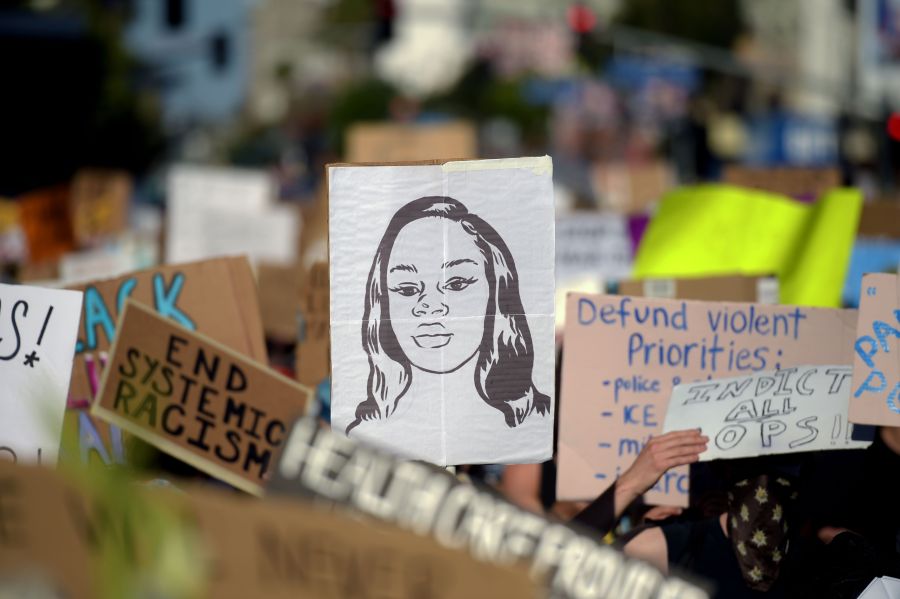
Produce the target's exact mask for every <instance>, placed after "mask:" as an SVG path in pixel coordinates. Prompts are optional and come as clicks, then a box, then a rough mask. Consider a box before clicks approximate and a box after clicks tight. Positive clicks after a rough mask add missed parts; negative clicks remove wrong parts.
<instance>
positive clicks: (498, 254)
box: [347, 196, 550, 433]
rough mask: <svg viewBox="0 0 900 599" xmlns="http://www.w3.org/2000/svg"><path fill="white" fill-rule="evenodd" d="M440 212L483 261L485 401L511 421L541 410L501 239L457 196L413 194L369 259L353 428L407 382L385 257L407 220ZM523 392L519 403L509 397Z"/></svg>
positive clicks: (527, 335) (478, 377)
mask: <svg viewBox="0 0 900 599" xmlns="http://www.w3.org/2000/svg"><path fill="white" fill-rule="evenodd" d="M428 217H440V218H446V219H448V220H451V221H453V222H456V223H459V224H460V225H461V226H462V228H463V230H464V231H465V232H466V233H468V234H469V235H471V236H472V237H473V238H474V240H475V244H476V246H477V247H478V249H479V250H480V251H481V254H482V256H483V257H484V262H485V273H486V276H487V280H488V287H489V289H490V295H489V299H488V307H487V311H486V312H487V313H486V314H485V317H484V335H483V337H482V340H481V344H480V346H479V349H478V354H477V356H476V358H475V359H476V360H477V364H476V367H475V389H476V390H477V391H478V394H479V395H480V396H481V398H482V399H483V400H484V401H485V402H486V403H487V404H488V405H490V406H491V407H493V408H496V409H497V410H499V411H501V412H502V413H503V416H504V419H505V420H506V424H507V426H509V427H515V426H516V425H518V424H521V423H522V422H523V421H524V419H525V417H527V416H528V415H529V414H530V413H531V412H534V411H537V412H538V413H539V414H542V415H543V414H547V413H549V411H550V398H549V397H548V396H547V395H545V394H543V393H541V392H540V391H538V390H537V389H536V388H535V386H534V383H533V381H532V370H533V367H534V348H533V346H532V343H531V331H530V330H529V329H528V321H527V320H526V318H525V310H524V308H523V307H522V299H521V298H520V296H519V278H518V275H517V273H516V266H515V262H514V261H513V257H512V254H511V253H510V251H509V248H508V247H507V246H506V242H504V241H503V238H501V237H500V235H499V234H498V233H497V231H496V230H495V229H494V228H493V227H492V226H490V225H489V224H488V223H487V222H485V221H484V220H483V219H481V218H480V217H478V216H476V215H474V214H472V213H470V212H469V211H468V209H467V208H466V207H465V206H464V205H463V204H462V203H461V202H459V201H458V200H455V199H453V198H449V197H442V196H432V197H424V198H419V199H417V200H413V201H412V202H409V203H408V204H406V205H405V206H403V207H402V208H400V209H399V210H398V211H397V212H396V213H395V214H394V216H393V218H391V221H390V223H389V224H388V227H387V230H386V231H385V233H384V236H383V237H382V238H381V243H379V244H378V249H377V251H376V252H375V257H374V259H373V260H372V268H371V270H370V271H369V278H368V282H367V283H366V299H365V312H364V314H363V321H362V345H363V349H365V351H366V354H368V356H369V380H368V392H367V397H366V399H365V400H364V401H363V402H362V403H360V404H359V406H358V407H357V408H356V420H354V421H353V422H352V423H351V424H350V425H349V426H348V427H347V432H348V433H349V432H350V430H351V429H353V427H355V426H356V425H358V424H359V423H360V422H362V421H363V420H376V419H380V418H388V417H390V416H391V415H392V414H393V413H394V412H395V411H396V409H397V404H398V402H399V401H400V399H401V398H402V397H403V395H404V394H405V393H406V391H407V390H408V389H409V385H410V382H411V376H412V371H411V368H410V362H409V359H408V358H407V357H406V355H405V354H404V352H403V350H402V349H401V347H400V344H399V342H398V341H397V337H396V336H395V335H394V330H393V328H392V327H391V326H390V312H389V309H388V296H387V264H388V259H389V258H390V253H391V249H392V248H393V246H394V242H395V241H396V239H397V235H399V233H400V231H401V230H402V229H403V227H405V226H406V225H408V224H410V223H411V222H413V221H416V220H419V219H422V218H428ZM523 398H528V399H529V400H530V401H528V402H527V403H526V405H527V407H526V408H525V409H518V408H517V409H514V408H513V407H512V406H511V405H510V402H513V401H515V400H519V399H523Z"/></svg>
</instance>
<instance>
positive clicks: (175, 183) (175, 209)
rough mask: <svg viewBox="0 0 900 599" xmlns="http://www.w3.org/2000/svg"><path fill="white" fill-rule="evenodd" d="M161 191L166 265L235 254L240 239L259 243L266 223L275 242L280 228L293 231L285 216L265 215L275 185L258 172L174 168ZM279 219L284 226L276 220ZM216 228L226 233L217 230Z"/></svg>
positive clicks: (241, 245) (270, 205)
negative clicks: (243, 226) (243, 225)
mask: <svg viewBox="0 0 900 599" xmlns="http://www.w3.org/2000/svg"><path fill="white" fill-rule="evenodd" d="M166 191H167V194H168V198H167V208H168V210H167V223H168V227H167V231H166V251H165V256H166V262H170V263H171V262H189V261H192V260H202V259H204V258H211V257H214V256H215V255H221V254H222V253H223V252H225V253H228V254H239V253H242V249H241V248H242V247H243V244H244V243H245V239H247V240H249V241H248V243H251V245H253V243H254V242H259V243H260V244H263V245H264V244H265V243H266V242H265V239H264V238H262V237H260V235H259V234H258V233H260V230H261V229H264V228H265V226H266V225H272V226H273V227H274V229H273V231H272V238H273V239H275V240H276V241H277V240H280V239H282V238H283V236H284V234H285V229H288V230H293V231H296V221H295V220H294V221H290V219H291V218H292V217H291V216H290V215H288V214H281V213H280V212H276V213H275V214H270V210H271V209H272V208H273V206H274V202H275V198H276V190H275V181H274V179H273V178H272V177H270V176H269V175H268V174H267V173H265V172H263V171H254V170H247V169H235V168H222V167H197V166H178V167H175V168H173V169H172V171H171V172H170V173H169V177H168V181H167V189H166ZM281 216H283V217H284V218H285V219H288V221H289V222H285V223H281V222H279V221H280V220H281V219H280V217H281ZM242 217H243V218H245V219H246V222H247V226H248V230H247V233H248V235H247V236H246V238H245V237H244V236H242V235H241V231H240V222H241V219H242ZM212 219H215V223H216V226H212V224H211V220H212ZM260 219H264V220H266V222H265V223H263V222H261V220H260ZM218 227H225V228H227V231H226V230H224V229H223V231H221V232H220V231H219V228H218ZM295 239H296V238H294V239H292V241H294V243H296V242H295ZM266 247H268V246H266ZM293 247H295V246H292V248H293ZM253 249H257V247H254V248H253Z"/></svg>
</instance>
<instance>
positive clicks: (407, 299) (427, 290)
mask: <svg viewBox="0 0 900 599" xmlns="http://www.w3.org/2000/svg"><path fill="white" fill-rule="evenodd" d="M386 276H387V290H388V291H387V295H388V305H389V312H390V319H391V326H392V328H393V330H394V334H395V335H396V337H397V341H398V342H399V344H400V348H401V349H402V350H403V353H404V354H405V355H406V357H407V359H408V360H409V361H410V363H412V365H413V366H415V367H417V368H419V369H421V370H425V371H428V372H433V373H446V372H453V371H454V370H456V369H458V368H459V367H461V366H462V365H463V364H465V363H466V362H468V361H469V360H471V359H472V357H473V356H474V355H475V354H476V353H477V352H478V349H479V346H480V344H481V341H482V338H483V336H484V323H485V314H486V311H487V307H488V301H489V298H490V286H489V282H488V280H487V276H486V272H485V257H484V256H483V255H482V253H481V251H480V250H479V249H478V246H477V245H476V244H475V237H474V236H472V235H471V234H469V233H467V232H466V231H465V230H464V229H463V227H462V225H460V224H459V223H457V222H454V221H451V220H448V219H445V218H440V217H427V218H421V219H418V220H415V221H413V222H411V223H409V224H408V225H406V226H405V227H403V229H402V230H401V231H400V232H399V234H398V235H397V238H396V241H395V242H394V246H393V248H392V249H391V253H390V257H389V259H388V265H387V275H386Z"/></svg>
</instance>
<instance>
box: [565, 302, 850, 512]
mask: <svg viewBox="0 0 900 599" xmlns="http://www.w3.org/2000/svg"><path fill="white" fill-rule="evenodd" d="M567 315H568V316H567V318H566V328H565V334H564V339H563V366H562V388H561V390H560V394H561V396H562V397H564V398H565V400H564V401H563V402H562V403H561V404H560V428H559V452H558V459H559V477H558V496H559V497H560V498H561V499H590V498H593V497H595V496H597V495H598V494H599V493H602V492H603V491H604V490H605V489H606V488H608V487H609V486H610V485H611V484H612V483H613V481H614V480H615V479H616V478H617V477H618V476H619V475H620V474H621V473H622V472H624V471H625V470H626V469H627V468H628V467H629V466H630V465H631V463H632V462H633V461H634V458H635V457H636V456H637V454H638V453H639V452H640V450H641V448H642V447H643V446H644V445H645V444H646V442H647V441H648V440H649V438H650V436H652V435H655V434H657V433H659V432H660V430H662V424H663V418H664V416H665V407H666V405H667V402H668V399H669V395H670V393H671V390H672V388H673V387H674V386H676V385H678V384H681V383H689V382H694V381H697V380H704V379H706V378H707V377H728V376H736V375H741V374H750V373H753V372H758V371H767V370H781V369H784V368H790V367H793V366H800V365H809V364H811V365H814V366H816V365H820V364H829V365H831V364H836V365H849V364H851V362H852V355H851V352H852V343H851V340H852V339H853V336H854V331H855V330H856V312H855V311H853V310H829V309H820V308H800V307H792V306H767V305H761V304H736V303H725V302H722V303H719V302H698V301H687V300H669V299H642V298H632V297H628V296H611V295H579V294H572V295H570V296H569V303H568V306H567ZM647 498H648V499H649V500H650V501H651V502H652V503H659V504H664V505H682V506H683V505H687V499H688V474H687V469H686V468H683V469H676V470H672V471H669V472H667V473H666V474H665V476H663V478H662V479H660V481H659V483H657V485H656V486H655V487H654V488H653V490H652V491H650V492H649V493H648V495H647Z"/></svg>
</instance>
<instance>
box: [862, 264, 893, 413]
mask: <svg viewBox="0 0 900 599" xmlns="http://www.w3.org/2000/svg"><path fill="white" fill-rule="evenodd" d="M856 335H857V337H856V343H855V344H854V346H853V348H854V350H855V356H854V361H853V393H852V394H851V395H850V421H851V422H856V423H858V424H875V425H878V426H900V277H898V276H897V275H894V274H867V275H864V276H863V279H862V291H861V293H860V296H859V324H858V326H857V329H856Z"/></svg>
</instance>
